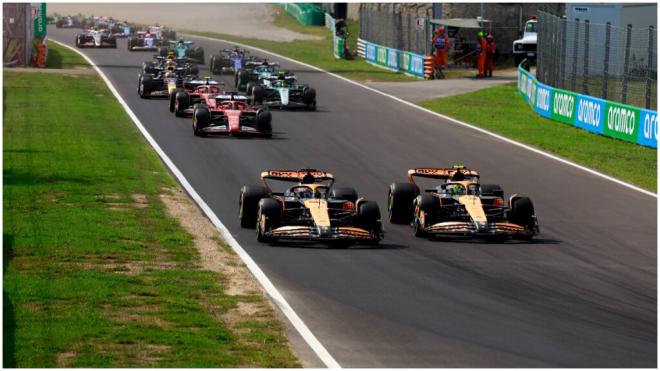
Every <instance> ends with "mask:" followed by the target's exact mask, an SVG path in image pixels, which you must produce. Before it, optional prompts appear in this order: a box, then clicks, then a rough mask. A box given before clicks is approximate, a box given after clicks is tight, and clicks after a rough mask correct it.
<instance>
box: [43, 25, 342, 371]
mask: <svg viewBox="0 0 660 371" xmlns="http://www.w3.org/2000/svg"><path fill="white" fill-rule="evenodd" d="M49 41H53V42H55V43H56V44H58V45H61V46H63V47H66V48H68V49H70V50H72V51H74V52H76V53H78V54H79V55H80V56H82V57H83V58H84V59H85V61H87V63H89V64H90V65H91V66H92V67H93V68H94V70H96V72H97V73H98V74H99V76H100V77H101V78H102V79H103V81H104V82H105V84H106V85H107V86H108V89H110V91H111V92H112V94H113V95H114V96H115V98H116V99H117V101H118V102H119V104H120V105H121V106H122V107H123V108H124V111H126V113H127V114H128V116H129V117H130V118H131V120H132V121H133V124H135V126H136V127H137V128H138V130H140V132H141V133H142V136H144V138H145V139H146V140H147V142H149V144H150V145H151V147H152V148H153V149H154V150H155V151H156V153H157V154H158V156H159V157H160V158H161V160H162V161H163V162H164V163H165V165H166V166H167V167H168V168H169V169H170V171H172V173H173V174H174V176H175V177H176V178H177V180H178V181H179V183H181V185H182V186H183V187H184V188H185V189H186V191H187V192H188V194H189V195H190V197H191V198H192V199H193V200H194V201H195V203H196V204H197V205H198V206H199V208H200V209H202V211H203V212H204V214H206V216H207V217H208V218H209V219H210V220H211V222H212V223H213V225H215V227H216V228H217V229H218V231H219V232H220V234H221V235H222V237H223V238H224V239H225V241H227V243H228V244H229V246H231V248H232V249H233V250H234V252H236V254H237V255H238V256H239V257H240V258H241V260H243V263H245V265H246V266H247V267H248V269H249V270H250V272H252V275H254V277H255V278H256V279H257V281H259V283H260V284H261V286H262V287H263V288H264V290H266V292H267V293H268V295H269V296H270V298H271V300H273V302H275V305H277V306H278V308H280V310H281V311H282V313H284V315H285V316H286V317H287V319H288V320H289V321H290V322H291V324H292V325H293V326H294V328H295V329H296V330H297V331H298V333H299V334H300V336H301V337H302V338H303V339H304V340H305V342H306V343H307V345H309V347H310V348H311V349H312V350H313V351H314V353H315V354H316V355H317V357H319V359H320V360H321V361H322V362H323V364H325V365H326V367H328V368H341V366H340V365H339V363H338V362H337V361H336V360H335V359H334V358H333V357H332V355H330V353H329V352H328V350H327V349H326V348H325V347H324V346H323V344H321V342H320V341H319V340H318V339H317V338H316V336H315V335H314V334H313V333H312V331H311V330H310V329H309V327H307V325H306V324H305V323H304V322H303V320H302V319H301V318H300V316H298V314H297V313H296V312H295V311H294V310H293V308H292V307H291V305H290V304H289V303H288V302H287V301H286V299H284V296H282V294H281V293H280V292H279V290H277V288H276V287H275V285H273V283H272V282H271V281H270V279H269V278H268V276H266V274H265V273H264V272H263V271H262V270H261V268H259V266H258V265H257V263H256V262H255V261H254V260H253V259H252V257H250V255H249V254H248V253H247V252H246V251H245V249H243V247H242V246H241V245H240V244H239V243H238V241H236V239H234V237H233V236H232V235H231V233H230V232H229V229H227V227H225V225H224V224H223V223H222V222H221V221H220V219H219V218H218V217H217V216H216V215H215V213H214V212H213V210H211V208H210V207H209V206H208V205H207V204H206V202H204V200H203V199H202V197H201V196H200V195H199V194H198V193H197V191H195V189H194V188H193V187H192V185H191V184H190V183H189V182H188V180H187V179H186V178H185V176H184V175H183V173H181V171H180V170H179V169H178V168H177V167H176V165H174V162H172V160H171V159H170V158H169V156H167V154H165V152H164V151H163V150H162V149H161V148H160V146H159V145H158V143H156V140H155V139H153V137H152V136H151V134H149V132H148V131H147V129H146V128H145V127H144V125H142V122H140V119H138V117H137V116H136V115H135V113H133V111H132V110H131V108H130V107H129V106H128V104H126V102H125V101H124V99H123V98H122V97H121V95H120V94H119V92H118V91H117V90H116V89H115V87H114V85H112V83H111V82H110V79H109V78H108V77H107V76H106V75H105V74H104V73H103V71H101V69H100V68H99V67H98V66H97V65H96V63H94V62H93V61H92V60H91V59H90V58H89V57H87V55H85V54H83V53H82V52H80V51H79V50H76V49H75V48H73V47H71V46H69V45H66V44H64V43H62V42H59V41H57V40H55V39H52V38H49Z"/></svg>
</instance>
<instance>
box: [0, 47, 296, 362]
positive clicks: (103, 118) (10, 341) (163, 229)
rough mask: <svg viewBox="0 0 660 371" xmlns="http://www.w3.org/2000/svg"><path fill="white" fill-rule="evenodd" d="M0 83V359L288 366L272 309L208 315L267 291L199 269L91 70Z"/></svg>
mask: <svg viewBox="0 0 660 371" xmlns="http://www.w3.org/2000/svg"><path fill="white" fill-rule="evenodd" d="M63 60H64V58H63ZM35 86H39V89H34V87H35ZM3 88H4V91H5V92H6V96H5V100H4V103H5V105H6V106H5V110H4V116H3V119H4V125H3V133H4V148H3V159H4V168H3V179H4V185H3V194H4V203H3V220H4V222H3V223H4V224H3V226H4V232H3V246H4V247H3V273H4V277H3V301H4V303H3V319H4V327H3V343H4V347H3V355H4V357H3V358H4V361H3V362H4V363H3V366H4V367H30V368H41V367H62V366H68V367H84V368H92V367H95V368H96V367H138V368H141V367H299V364H298V362H297V361H296V360H295V358H294V357H293V356H292V354H291V353H290V351H289V348H288V345H287V340H286V338H285V336H284V329H283V325H282V324H281V322H279V321H277V320H275V318H276V317H275V314H274V313H272V311H271V312H270V316H269V317H267V318H269V320H268V321H265V322H262V323H257V324H256V325H252V326H251V327H249V328H247V329H240V331H236V330H232V329H231V328H230V327H228V326H229V325H227V324H225V323H223V322H222V321H220V320H218V318H219V316H221V315H222V314H224V313H226V312H227V311H228V310H230V309H231V308H234V307H236V306H237V305H238V303H240V302H249V303H253V302H255V300H257V301H258V300H262V301H263V300H264V299H263V298H262V297H261V296H259V297H256V298H255V297H253V296H228V295H226V294H225V293H224V290H225V286H226V285H227V284H228V281H227V278H226V277H224V276H222V275H220V274H217V273H213V272H209V271H205V270H202V269H201V268H200V257H199V256H198V254H197V250H196V249H195V247H194V245H193V241H192V238H191V236H190V235H188V234H187V233H186V232H185V231H184V230H183V229H182V227H181V226H180V225H179V223H178V222H177V221H176V220H175V219H173V218H171V217H169V216H168V215H167V214H166V211H165V209H164V204H163V203H162V201H161V199H160V198H159V195H160V194H162V193H164V192H168V189H170V188H172V187H176V183H175V181H174V180H173V178H172V177H171V176H170V175H169V173H168V172H167V171H166V169H165V168H164V166H163V164H162V163H161V162H160V161H159V159H158V158H157V156H156V155H155V153H154V152H153V151H152V150H151V149H150V147H149V146H148V145H147V144H146V141H145V140H144V139H143V138H142V136H141V135H140V134H139V132H138V131H137V129H136V128H135V127H134V126H133V125H132V123H131V122H130V120H129V118H128V117H127V115H126V113H125V112H124V111H123V110H122V108H121V107H120V106H119V104H117V103H116V102H115V101H114V98H113V97H112V95H111V93H110V92H109V90H108V89H107V87H106V86H105V85H104V84H103V83H102V82H101V80H100V79H99V78H98V76H96V75H75V76H72V75H67V74H41V73H18V72H11V71H10V72H5V73H4V86H3ZM62 102H66V107H64V106H63V105H62ZM138 194H140V195H144V197H146V204H143V205H142V206H145V207H138V206H140V205H139V204H136V201H135V200H134V198H135V197H136V195H138ZM218 248H224V247H222V246H220V245H219V246H218ZM264 305H265V302H264ZM269 310H270V309H269ZM253 320H254V318H246V319H245V321H246V323H248V324H252V322H249V321H253ZM239 325H240V324H239Z"/></svg>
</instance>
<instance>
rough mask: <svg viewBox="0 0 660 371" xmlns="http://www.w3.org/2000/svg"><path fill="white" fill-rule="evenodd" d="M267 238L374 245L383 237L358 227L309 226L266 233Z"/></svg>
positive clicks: (292, 227) (286, 227) (282, 228)
mask: <svg viewBox="0 0 660 371" xmlns="http://www.w3.org/2000/svg"><path fill="white" fill-rule="evenodd" d="M264 235H266V236H267V237H272V238H277V239H281V240H303V241H318V242H332V241H347V242H365V243H374V242H378V241H380V240H381V239H382V238H383V236H382V233H381V234H375V233H372V232H369V231H367V230H364V229H361V228H356V227H331V228H328V229H325V230H321V228H316V227H308V226H284V227H279V228H275V229H272V230H270V231H266V232H265V233H264Z"/></svg>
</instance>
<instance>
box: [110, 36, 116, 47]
mask: <svg viewBox="0 0 660 371" xmlns="http://www.w3.org/2000/svg"><path fill="white" fill-rule="evenodd" d="M109 41H110V44H112V46H111V48H115V49H117V38H116V37H111V38H110V40H109Z"/></svg>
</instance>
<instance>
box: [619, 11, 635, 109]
mask: <svg viewBox="0 0 660 371" xmlns="http://www.w3.org/2000/svg"><path fill="white" fill-rule="evenodd" d="M631 34H632V25H631V24H629V25H628V27H627V28H626V53H625V57H624V59H623V82H622V86H621V103H626V99H627V98H628V62H629V60H630V37H631Z"/></svg>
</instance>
